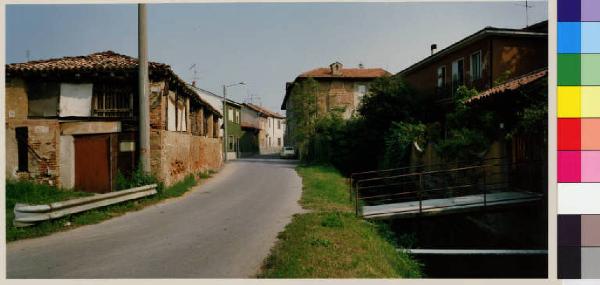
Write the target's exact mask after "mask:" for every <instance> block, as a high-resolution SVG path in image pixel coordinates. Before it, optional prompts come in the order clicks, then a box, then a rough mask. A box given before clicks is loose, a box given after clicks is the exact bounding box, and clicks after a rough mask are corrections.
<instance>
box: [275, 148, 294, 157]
mask: <svg viewBox="0 0 600 285" xmlns="http://www.w3.org/2000/svg"><path fill="white" fill-rule="evenodd" d="M279 156H280V157H281V158H294V157H296V150H295V149H294V148H293V147H291V146H284V147H283V148H282V149H281V153H280V154H279Z"/></svg>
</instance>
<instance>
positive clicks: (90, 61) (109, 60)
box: [6, 51, 170, 73]
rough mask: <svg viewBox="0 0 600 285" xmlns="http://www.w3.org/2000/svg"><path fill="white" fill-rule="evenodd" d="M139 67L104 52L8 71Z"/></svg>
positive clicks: (160, 65) (154, 65) (154, 67)
mask: <svg viewBox="0 0 600 285" xmlns="http://www.w3.org/2000/svg"><path fill="white" fill-rule="evenodd" d="M137 66H138V63H137V58H133V57H130V56H126V55H122V54H118V53H115V52H113V51H103V52H97V53H92V54H89V55H85V56H66V57H61V58H51V59H45V60H35V61H29V62H24V63H12V64H7V65H6V71H7V72H10V73H19V72H43V71H48V72H49V71H52V72H56V71H75V72H77V71H79V72H84V71H119V70H133V69H137ZM148 66H149V69H151V70H160V69H162V70H166V69H170V67H169V66H168V65H166V64H163V63H157V62H149V63H148Z"/></svg>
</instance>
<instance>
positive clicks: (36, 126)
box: [5, 79, 60, 186]
mask: <svg viewBox="0 0 600 285" xmlns="http://www.w3.org/2000/svg"><path fill="white" fill-rule="evenodd" d="M27 108H28V105H27V92H26V88H25V82H24V81H23V80H21V79H11V80H9V81H7V83H6V133H5V134H6V146H5V147H6V177H7V178H9V179H17V178H28V179H31V180H33V181H36V182H38V183H45V184H50V185H59V186H60V179H59V171H60V163H59V162H58V157H59V154H60V150H59V149H60V142H59V139H60V126H59V123H58V121H57V120H45V119H28V118H27V112H28V110H27ZM18 127H27V134H28V137H29V138H28V141H27V144H28V146H29V150H28V154H27V156H28V158H29V159H28V170H29V171H28V172H18V166H19V159H18V142H17V138H16V134H15V129H16V128H18Z"/></svg>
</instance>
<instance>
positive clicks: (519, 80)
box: [466, 69, 548, 103]
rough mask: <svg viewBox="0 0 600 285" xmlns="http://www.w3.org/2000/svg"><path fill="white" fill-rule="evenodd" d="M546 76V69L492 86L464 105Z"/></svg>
mask: <svg viewBox="0 0 600 285" xmlns="http://www.w3.org/2000/svg"><path fill="white" fill-rule="evenodd" d="M547 75H548V69H543V70H537V71H534V72H530V73H527V74H525V75H522V76H519V77H517V78H514V79H511V80H509V81H507V82H504V83H502V84H500V85H497V86H494V87H492V88H490V89H487V90H485V91H483V92H480V93H479V94H478V95H477V96H473V97H472V98H470V99H469V100H467V101H466V103H473V102H475V101H478V100H481V99H483V98H486V97H489V96H492V95H494V94H499V93H503V92H506V91H512V90H516V89H518V88H520V87H521V86H524V85H527V84H529V83H532V82H534V81H536V80H538V79H540V78H542V77H544V76H547Z"/></svg>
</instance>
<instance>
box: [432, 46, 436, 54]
mask: <svg viewBox="0 0 600 285" xmlns="http://www.w3.org/2000/svg"><path fill="white" fill-rule="evenodd" d="M436 49H437V45H436V44H432V45H431V54H434V53H435V50H436Z"/></svg>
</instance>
